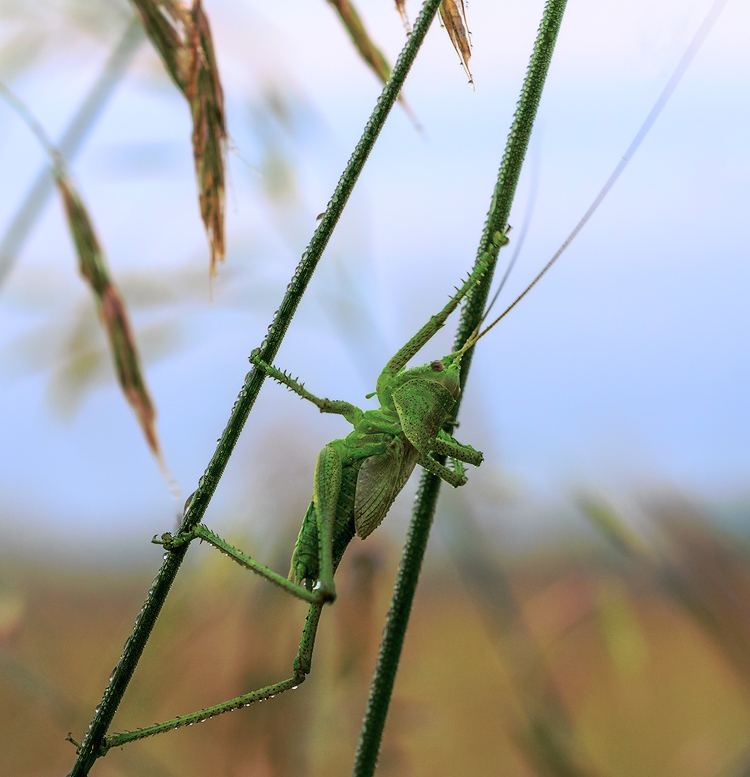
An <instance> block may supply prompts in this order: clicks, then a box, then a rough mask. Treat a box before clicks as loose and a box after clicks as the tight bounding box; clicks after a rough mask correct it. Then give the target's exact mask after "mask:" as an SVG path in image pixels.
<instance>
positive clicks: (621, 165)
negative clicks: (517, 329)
mask: <svg viewBox="0 0 750 777" xmlns="http://www.w3.org/2000/svg"><path fill="white" fill-rule="evenodd" d="M727 2H728V0H715V2H714V4H713V5H712V6H711V8H710V9H709V11H708V13H707V14H706V17H705V19H704V20H703V22H702V23H701V26H700V27H699V28H698V31H697V32H696V33H695V35H694V36H693V39H692V40H691V41H690V45H689V46H688V47H687V49H686V50H685V53H684V54H683V55H682V58H681V59H680V61H679V62H678V63H677V67H676V68H675V69H674V72H673V73H672V75H671V76H670V78H669V81H667V84H666V86H665V87H664V89H662V92H661V94H660V95H659V97H658V98H657V100H656V102H655V103H654V106H653V108H651V111H650V112H649V114H648V116H646V120H645V121H644V122H643V124H642V125H641V127H640V129H639V130H638V132H636V135H635V138H633V142H632V143H631V144H630V145H629V146H628V148H627V151H625V153H624V154H623V156H622V159H620V161H619V162H618V163H617V166H616V167H615V169H614V171H613V172H612V175H610V176H609V178H608V180H607V182H606V183H605V184H604V186H603V187H602V189H601V191H600V192H599V194H597V195H596V197H595V198H594V201H593V202H592V203H591V205H590V206H589V209H588V210H587V211H586V213H584V214H583V217H582V218H581V220H580V221H579V222H578V223H577V224H576V226H575V228H574V229H573V231H572V232H571V233H570V234H569V235H568V237H567V239H566V240H565V242H564V243H563V244H562V245H561V246H560V248H558V249H557V252H556V253H555V255H554V256H553V257H552V258H551V259H550V260H549V262H547V264H545V265H544V267H543V268H542V269H541V270H540V272H539V273H538V274H537V276H536V277H535V278H534V280H533V281H531V283H530V284H529V285H528V286H527V287H526V288H525V289H524V290H523V291H522V292H521V293H520V294H519V295H518V296H517V297H516V298H515V299H514V300H513V302H511V303H510V305H508V307H507V308H505V310H504V311H503V312H502V313H501V314H500V315H499V316H498V317H497V318H496V319H495V320H494V321H493V322H492V323H491V324H490V325H489V326H488V327H486V328H485V329H484V330H482V332H480V333H475V334H473V335H472V336H471V337H470V338H469V339H468V340H467V341H466V345H464V347H463V348H462V349H461V351H462V352H463V351H465V350H466V349H468V348H470V347H471V346H472V345H474V343H476V342H477V340H479V339H480V338H481V337H484V336H485V335H486V334H487V332H489V331H490V329H492V327H493V326H495V324H497V323H499V322H500V321H502V320H503V319H504V318H505V316H507V315H508V313H510V311H511V310H513V308H514V307H515V306H516V305H517V304H518V303H519V302H520V301H521V300H522V299H523V298H524V297H525V296H526V295H527V294H528V293H529V292H530V291H531V290H532V289H533V288H534V286H536V284H537V283H538V282H539V281H540V280H541V279H542V276H543V275H545V273H546V272H547V270H549V269H550V267H552V265H553V264H554V263H555V262H556V261H557V260H558V259H559V258H560V255H561V254H562V252H563V251H564V250H565V249H566V248H567V247H568V246H569V245H570V244H571V243H572V242H573V240H574V239H575V237H576V235H578V233H579V232H580V231H581V230H582V229H583V228H584V226H586V223H587V222H588V220H589V219H590V218H591V217H592V216H593V215H594V212H595V211H596V209H597V208H598V207H599V206H600V205H601V204H602V201H603V200H604V198H605V197H606V196H607V195H608V194H609V190H610V189H611V188H612V187H613V186H614V184H615V181H617V179H618V178H619V177H620V175H621V174H622V171H623V170H624V169H625V167H626V166H627V164H628V162H629V161H630V160H631V158H632V157H633V154H635V152H636V151H637V150H638V147H639V146H640V145H641V143H642V142H643V139H644V138H645V137H646V135H647V134H648V132H649V130H650V129H651V127H652V126H653V124H654V122H655V121H656V119H657V118H658V116H659V114H660V113H661V112H662V109H663V108H664V106H665V105H666V104H667V102H668V100H669V98H670V97H671V96H672V93H673V92H674V90H675V89H676V88H677V85H678V84H679V83H680V81H681V80H682V77H683V76H684V75H685V71H686V70H687V69H688V67H689V66H690V63H691V62H692V61H693V59H695V55H696V54H697V53H698V51H699V50H700V47H701V46H702V45H703V43H704V42H705V40H706V38H707V37H708V34H709V33H710V32H711V30H712V28H713V26H714V24H715V23H716V20H717V19H718V18H719V16H720V15H721V12H722V11H723V10H724V7H725V6H726V4H727ZM514 261H515V256H514V257H513V260H512V262H511V266H512V263H513V262H514ZM506 277H507V272H506ZM504 282H505V278H503V281H502V282H501V288H502V283H504ZM493 303H494V299H493ZM488 310H489V309H488ZM485 316H486V314H485Z"/></svg>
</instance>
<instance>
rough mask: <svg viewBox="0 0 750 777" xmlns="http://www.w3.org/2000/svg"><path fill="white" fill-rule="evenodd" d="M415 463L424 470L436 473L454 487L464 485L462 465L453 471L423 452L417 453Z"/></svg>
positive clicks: (464, 478)
mask: <svg viewBox="0 0 750 777" xmlns="http://www.w3.org/2000/svg"><path fill="white" fill-rule="evenodd" d="M417 463H418V464H421V466H423V467H424V468H425V469H426V470H428V471H429V472H432V474H433V475H437V476H438V477H439V478H440V479H441V480H444V481H445V482H446V483H449V484H450V485H452V486H453V487H454V488H458V487H459V486H463V485H466V477H465V475H464V474H463V467H460V468H457V469H456V472H453V471H451V470H449V469H448V467H444V466H443V465H442V464H441V463H440V462H439V461H435V459H433V458H432V457H431V456H427V455H425V454H424V453H420V454H419V458H418V459H417Z"/></svg>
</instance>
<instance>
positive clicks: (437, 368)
mask: <svg viewBox="0 0 750 777" xmlns="http://www.w3.org/2000/svg"><path fill="white" fill-rule="evenodd" d="M430 369H431V370H434V371H435V372H442V371H443V370H444V369H445V365H444V364H443V362H441V361H434V362H432V364H430Z"/></svg>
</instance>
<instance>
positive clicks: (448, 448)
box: [431, 430, 484, 467]
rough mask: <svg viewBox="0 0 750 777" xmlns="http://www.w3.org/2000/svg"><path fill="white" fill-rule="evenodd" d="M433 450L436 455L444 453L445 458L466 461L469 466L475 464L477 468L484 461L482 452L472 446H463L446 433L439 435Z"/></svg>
mask: <svg viewBox="0 0 750 777" xmlns="http://www.w3.org/2000/svg"><path fill="white" fill-rule="evenodd" d="M441 432H442V430H441ZM431 448H432V450H433V451H435V453H442V454H443V455H444V456H450V457H451V458H452V459H458V460H459V461H465V462H466V463H467V464H473V465H474V466H475V467H478V466H479V465H480V464H481V463H482V462H483V461H484V456H483V455H482V453H481V451H477V450H474V448H472V447H471V445H462V444H461V443H460V442H458V441H457V440H454V439H453V438H452V437H451V436H450V435H448V434H446V433H445V432H442V433H438V436H437V437H436V438H435V441H434V442H433V443H432V445H431Z"/></svg>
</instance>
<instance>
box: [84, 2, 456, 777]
mask: <svg viewBox="0 0 750 777" xmlns="http://www.w3.org/2000/svg"><path fill="white" fill-rule="evenodd" d="M440 2H441V0H426V2H425V3H424V5H423V6H422V10H421V11H420V14H419V16H418V17H417V20H416V22H415V24H414V29H413V31H412V33H411V35H410V36H409V38H408V39H407V42H406V45H405V46H404V48H403V50H402V51H401V54H400V55H399V57H398V59H397V60H396V64H395V66H394V68H393V71H392V72H391V77H390V79H389V80H388V83H387V84H386V85H385V87H384V88H383V91H382V93H381V95H380V97H379V98H378V101H377V103H376V105H375V109H374V110H373V112H372V114H371V115H370V118H369V120H368V122H367V124H366V125H365V129H364V131H363V133H362V137H361V139H360V141H359V142H358V143H357V145H356V147H355V149H354V152H353V153H352V156H351V157H350V159H349V162H348V163H347V166H346V169H345V170H344V173H343V174H342V176H341V178H340V179H339V182H338V184H337V186H336V189H335V190H334V193H333V196H332V197H331V200H330V202H329V203H328V207H327V208H326V211H325V214H324V215H323V218H322V219H321V221H320V224H319V225H318V228H317V229H316V230H315V232H314V234H313V236H312V239H311V240H310V244H309V245H308V247H307V249H306V250H305V252H304V253H303V254H302V259H301V260H300V263H299V265H298V266H297V269H296V270H295V272H294V275H293V276H292V281H291V283H290V284H289V286H288V288H287V292H286V294H285V295H284V299H283V301H282V303H281V306H280V307H279V310H278V311H277V313H276V314H275V315H274V318H273V321H272V322H271V325H270V326H269V328H268V334H267V336H266V338H265V339H264V340H263V343H262V345H261V349H260V358H261V359H262V360H263V361H264V362H266V363H272V362H273V360H274V357H275V356H276V353H277V351H278V349H279V346H280V345H281V341H282V339H283V337H284V334H285V333H286V330H287V329H288V327H289V324H290V322H291V320H292V316H293V315H294V312H295V311H296V309H297V306H298V304H299V302H300V300H301V298H302V295H303V293H304V291H305V289H306V288H307V284H308V283H309V281H310V278H311V277H312V274H313V271H314V270H315V268H316V266H317V264H318V262H319V260H320V257H321V256H322V254H323V251H324V250H325V247H326V245H327V244H328V240H329V239H330V237H331V234H332V233H333V230H334V228H335V226H336V224H337V222H338V220H339V218H340V216H341V213H342V211H343V209H344V206H345V205H346V203H347V200H348V199H349V196H350V194H351V192H352V190H353V188H354V185H355V184H356V182H357V179H358V178H359V174H360V172H361V171H362V168H363V167H364V165H365V162H366V161H367V158H368V156H369V154H370V151H371V150H372V147H373V145H374V144H375V141H376V140H377V138H378V135H379V134H380V130H381V129H382V127H383V125H384V123H385V120H386V119H387V117H388V114H389V112H390V110H391V108H392V107H393V104H394V102H395V101H396V99H397V97H398V95H399V93H400V91H401V88H402V86H403V83H404V81H405V79H406V76H407V74H408V72H409V69H410V68H411V65H412V63H413V62H414V59H415V57H416V55H417V52H418V51H419V48H420V47H421V45H422V42H423V41H424V38H425V36H426V34H427V31H428V29H429V28H430V24H431V23H432V20H433V19H434V17H435V14H436V13H437V10H438V7H439V5H440ZM264 378H265V373H264V372H262V371H261V370H258V369H257V368H253V369H252V370H251V372H249V373H248V375H247V376H246V378H245V383H244V385H243V387H242V390H241V391H240V393H239V396H238V398H237V401H236V402H235V404H234V407H233V408H232V412H231V415H230V417H229V421H228V423H227V425H226V427H225V429H224V431H223V433H222V435H221V438H220V440H219V443H218V446H217V448H216V451H215V452H214V454H213V456H212V457H211V460H210V462H209V463H208V467H207V468H206V470H205V472H204V474H203V476H202V477H201V478H200V480H199V481H198V489H197V490H196V491H195V493H194V494H193V495H192V498H191V499H190V500H189V506H188V509H187V510H186V512H185V515H184V518H183V521H182V524H181V526H180V530H179V531H180V532H186V531H189V530H190V529H192V528H193V527H194V526H195V525H196V524H198V523H199V522H200V521H201V519H202V517H203V515H204V513H205V512H206V509H207V507H208V504H209V502H210V500H211V497H212V496H213V494H214V491H215V490H216V486H217V485H218V482H219V479H220V478H221V475H222V473H223V472H224V468H225V467H226V464H227V461H228V460H229V456H230V455H231V453H232V451H233V450H234V447H235V445H236V444H237V439H238V438H239V435H240V432H241V431H242V428H243V426H244V424H245V421H246V420H247V417H248V415H249V413H250V410H251V409H252V406H253V404H254V403H255V399H256V397H257V396H258V392H259V391H260V387H261V385H262V383H263V380H264ZM178 533H179V532H178ZM188 544H189V543H185V544H184V545H181V546H179V547H178V548H176V549H175V550H173V551H169V552H167V553H165V555H164V561H163V563H162V566H161V568H160V570H159V572H158V573H157V575H156V577H155V578H154V582H153V584H152V586H151V589H150V590H149V592H148V596H147V598H146V601H145V603H144V605H143V608H142V609H141V611H140V613H139V614H138V617H137V619H136V622H135V627H134V629H133V632H132V634H131V635H130V637H128V639H127V641H126V643H125V648H124V650H123V653H122V656H121V657H120V661H119V662H118V664H117V666H116V667H115V669H114V671H113V672H112V675H111V677H110V682H109V685H108V686H107V688H106V689H105V691H104V696H103V697H102V701H101V702H100V704H99V705H98V706H97V708H96V710H95V713H94V718H93V720H92V721H91V724H90V726H89V729H88V731H87V732H86V736H85V737H84V739H83V741H82V742H81V746H80V747H79V749H78V758H77V760H76V763H75V764H74V766H73V769H72V770H71V771H70V773H69V777H83V775H87V774H88V772H89V770H90V769H91V766H92V765H93V764H94V762H95V761H96V759H97V758H99V756H100V755H101V754H102V748H103V745H104V738H105V736H106V733H107V730H108V729H109V726H110V724H111V722H112V719H113V717H114V715H115V712H116V711H117V707H118V706H119V704H120V701H121V700H122V697H123V695H124V693H125V689H126V688H127V685H128V683H129V682H130V678H131V677H132V676H133V673H134V672H135V668H136V666H137V664H138V661H139V659H140V657H141V654H142V653H143V650H144V648H145V646H146V642H147V641H148V638H149V636H150V634H151V630H152V629H153V627H154V624H155V623H156V619H157V618H158V617H159V613H160V611H161V608H162V606H163V604H164V601H165V599H166V597H167V594H168V593H169V589H170V587H171V585H172V582H173V581H174V579H175V577H176V575H177V572H178V570H179V568H180V565H181V564H182V561H183V559H184V558H185V554H186V552H187V549H188Z"/></svg>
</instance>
